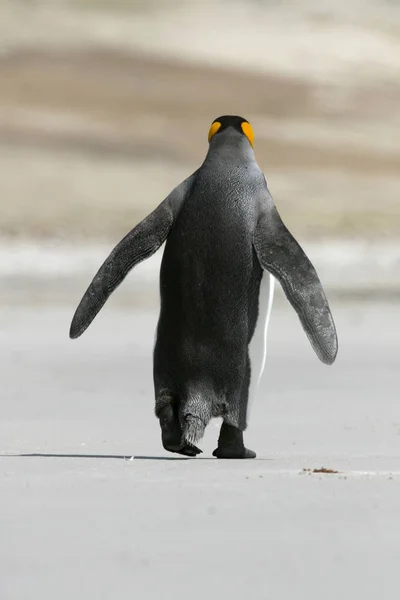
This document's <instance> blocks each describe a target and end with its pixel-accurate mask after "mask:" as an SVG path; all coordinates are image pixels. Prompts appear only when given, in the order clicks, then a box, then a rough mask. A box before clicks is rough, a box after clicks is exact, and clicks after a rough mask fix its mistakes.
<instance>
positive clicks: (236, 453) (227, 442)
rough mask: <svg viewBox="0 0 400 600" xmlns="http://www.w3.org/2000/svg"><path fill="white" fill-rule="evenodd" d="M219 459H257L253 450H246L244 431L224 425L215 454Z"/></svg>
mask: <svg viewBox="0 0 400 600" xmlns="http://www.w3.org/2000/svg"><path fill="white" fill-rule="evenodd" d="M213 456H216V457H217V458H255V457H256V456H257V455H256V453H255V452H254V451H253V450H249V449H248V448H245V446H244V443H243V431H240V429H238V428H237V427H233V425H228V424H227V423H223V424H222V427H221V431H220V434H219V439H218V448H216V449H215V450H214V452H213Z"/></svg>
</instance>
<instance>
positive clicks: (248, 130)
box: [241, 121, 254, 146]
mask: <svg viewBox="0 0 400 600" xmlns="http://www.w3.org/2000/svg"><path fill="white" fill-rule="evenodd" d="M241 128H242V131H243V133H244V135H245V136H246V137H247V139H248V140H249V142H250V144H251V145H252V146H254V131H253V128H252V126H251V125H250V123H247V122H246V121H243V123H241Z"/></svg>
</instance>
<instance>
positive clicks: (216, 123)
mask: <svg viewBox="0 0 400 600" xmlns="http://www.w3.org/2000/svg"><path fill="white" fill-rule="evenodd" d="M220 127H221V123H220V122H219V121H214V123H213V124H212V125H211V127H210V131H209V132H208V141H209V142H210V140H211V138H212V136H213V135H214V134H215V133H217V131H218V130H219V129H220Z"/></svg>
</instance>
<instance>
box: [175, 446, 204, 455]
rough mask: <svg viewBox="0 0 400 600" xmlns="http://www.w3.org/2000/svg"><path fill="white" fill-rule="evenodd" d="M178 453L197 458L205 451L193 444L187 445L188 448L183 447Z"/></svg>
mask: <svg viewBox="0 0 400 600" xmlns="http://www.w3.org/2000/svg"><path fill="white" fill-rule="evenodd" d="M177 452H178V454H183V455H184V456H193V457H195V456H197V455H198V454H201V453H202V452H203V450H200V448H197V446H193V445H192V444H186V446H183V447H182V448H181V449H180V450H178V451H177Z"/></svg>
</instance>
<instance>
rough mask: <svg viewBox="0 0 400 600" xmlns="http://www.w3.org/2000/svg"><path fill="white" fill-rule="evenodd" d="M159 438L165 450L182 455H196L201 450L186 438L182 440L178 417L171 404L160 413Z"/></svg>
mask: <svg viewBox="0 0 400 600" xmlns="http://www.w3.org/2000/svg"><path fill="white" fill-rule="evenodd" d="M159 419H160V426H161V439H162V444H163V446H164V448H165V450H168V452H175V453H177V454H183V455H184V456H197V454H200V453H201V452H202V450H200V448H197V446H195V445H194V444H190V443H189V442H187V441H186V440H182V429H181V426H180V424H179V419H178V417H177V415H176V411H175V410H174V407H173V406H172V405H167V406H165V407H164V408H163V409H162V410H161V412H160V414H159Z"/></svg>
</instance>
